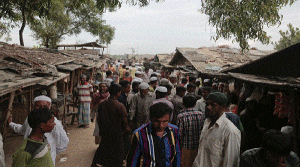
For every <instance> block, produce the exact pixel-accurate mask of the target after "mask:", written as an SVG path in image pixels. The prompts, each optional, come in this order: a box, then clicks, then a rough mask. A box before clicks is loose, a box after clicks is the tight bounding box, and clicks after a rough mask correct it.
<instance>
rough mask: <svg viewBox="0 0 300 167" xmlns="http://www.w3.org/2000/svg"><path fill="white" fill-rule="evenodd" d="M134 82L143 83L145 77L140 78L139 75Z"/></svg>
mask: <svg viewBox="0 0 300 167" xmlns="http://www.w3.org/2000/svg"><path fill="white" fill-rule="evenodd" d="M132 82H139V83H142V82H143V79H142V78H138V77H135V78H134V79H133V80H132Z"/></svg>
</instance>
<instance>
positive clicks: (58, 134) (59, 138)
mask: <svg viewBox="0 0 300 167" xmlns="http://www.w3.org/2000/svg"><path fill="white" fill-rule="evenodd" d="M33 107H34V109H38V108H49V109H50V107H51V99H50V98H49V97H47V96H44V95H42V96H37V97H36V98H34V106H33ZM54 122H55V124H56V125H55V126H54V129H53V130H52V132H50V133H45V136H46V138H47V140H48V142H49V144H50V147H51V158H52V161H53V164H54V166H55V158H56V154H59V153H61V152H63V151H64V150H66V148H67V146H68V143H69V138H68V136H67V134H66V131H65V130H64V128H63V125H62V124H61V122H60V121H59V120H58V119H57V118H56V117H54ZM8 123H9V126H10V127H11V128H12V129H13V130H14V131H15V132H16V133H19V134H22V135H24V139H26V138H27V137H28V136H29V135H30V133H31V131H32V129H31V127H30V126H29V124H28V117H27V118H26V120H25V122H24V124H23V125H21V124H16V123H14V122H12V116H10V117H9V119H8Z"/></svg>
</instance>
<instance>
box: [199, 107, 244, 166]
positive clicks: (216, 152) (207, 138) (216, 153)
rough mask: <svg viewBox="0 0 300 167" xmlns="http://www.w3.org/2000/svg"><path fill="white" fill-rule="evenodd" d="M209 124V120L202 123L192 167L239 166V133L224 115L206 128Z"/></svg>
mask: <svg viewBox="0 0 300 167" xmlns="http://www.w3.org/2000/svg"><path fill="white" fill-rule="evenodd" d="M210 122H211V121H210V119H209V118H208V119H206V120H205V122H204V126H203V129H202V132H201V136H200V142H199V149H198V154H197V157H196V158H195V161H194V164H193V167H220V166H222V167H225V166H226V167H236V166H239V159H240V142H241V132H240V131H239V130H238V129H237V128H236V126H235V125H234V124H233V123H232V122H231V121H230V120H229V119H227V118H226V115H225V113H223V114H222V116H221V117H220V118H219V119H218V120H217V121H216V123H215V124H214V125H213V126H212V127H210V128H208V127H209V124H210Z"/></svg>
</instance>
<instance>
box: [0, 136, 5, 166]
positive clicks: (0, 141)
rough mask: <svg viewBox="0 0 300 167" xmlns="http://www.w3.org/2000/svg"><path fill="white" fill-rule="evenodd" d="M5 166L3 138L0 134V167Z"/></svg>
mask: <svg viewBox="0 0 300 167" xmlns="http://www.w3.org/2000/svg"><path fill="white" fill-rule="evenodd" d="M3 166H5V155H4V150H3V138H2V135H1V133H0V167H3Z"/></svg>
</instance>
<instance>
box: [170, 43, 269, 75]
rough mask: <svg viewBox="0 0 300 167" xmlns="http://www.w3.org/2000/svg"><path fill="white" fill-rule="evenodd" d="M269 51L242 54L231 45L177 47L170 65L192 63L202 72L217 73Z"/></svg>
mask: <svg viewBox="0 0 300 167" xmlns="http://www.w3.org/2000/svg"><path fill="white" fill-rule="evenodd" d="M268 53H269V52H268V51H259V50H250V51H249V53H247V54H242V53H241V50H240V49H234V48H229V47H201V48H176V53H175V55H174V57H173V59H172V60H171V62H170V63H169V64H170V65H177V66H178V65H192V66H193V67H194V68H195V69H196V70H197V71H198V72H200V73H202V74H212V75H214V74H216V75H217V73H218V72H219V71H221V70H224V69H227V68H229V67H237V66H240V65H243V64H245V63H247V62H250V61H253V60H256V59H259V58H260V57H262V56H265V55H267V54H268Z"/></svg>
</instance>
